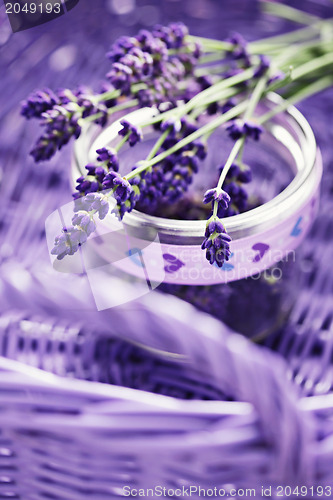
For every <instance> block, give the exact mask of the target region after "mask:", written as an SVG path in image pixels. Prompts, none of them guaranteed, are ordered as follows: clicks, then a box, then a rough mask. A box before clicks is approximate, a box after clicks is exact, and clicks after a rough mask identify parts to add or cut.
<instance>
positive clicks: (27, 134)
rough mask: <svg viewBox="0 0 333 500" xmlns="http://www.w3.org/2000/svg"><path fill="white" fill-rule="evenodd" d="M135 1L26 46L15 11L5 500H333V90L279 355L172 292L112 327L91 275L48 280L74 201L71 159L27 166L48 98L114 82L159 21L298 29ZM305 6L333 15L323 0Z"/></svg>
mask: <svg viewBox="0 0 333 500" xmlns="http://www.w3.org/2000/svg"><path fill="white" fill-rule="evenodd" d="M222 3H223V6H222V7H221V4H222ZM132 4H133V6H134V7H135V8H136V9H137V10H136V11H135V12H136V14H135V15H134V12H133V11H130V10H129V11H128V12H127V13H126V12H125V13H123V14H121V13H119V12H118V14H117V15H116V14H115V12H114V11H113V12H112V9H111V7H112V6H114V5H115V6H117V5H120V3H119V2H107V1H104V0H94V3H93V6H92V2H84V0H81V2H80V5H79V6H77V7H76V8H75V9H73V11H72V13H71V14H69V15H67V16H64V18H63V19H62V20H56V21H54V22H53V23H50V24H49V25H48V26H47V27H45V26H44V27H43V26H41V27H38V28H36V29H34V30H30V31H27V32H22V33H20V34H18V35H17V34H16V35H12V36H10V33H9V31H8V25H7V27H5V29H4V28H3V27H2V28H1V26H4V24H1V23H3V22H4V23H5V22H7V21H6V19H5V20H4V18H3V12H2V10H1V9H0V17H1V19H0V71H1V74H5V75H6V77H5V78H0V104H1V106H0V118H1V121H0V137H1V144H0V148H1V149H0V171H1V176H2V182H1V184H0V211H1V220H0V243H1V246H0V261H1V267H0V290H1V302H0V355H1V357H0V378H1V382H0V499H1V498H12V499H20V500H42V499H43V500H46V499H52V500H82V499H83V498H91V499H93V500H104V499H109V498H118V497H119V498H122V497H123V496H124V495H123V493H124V490H123V488H124V487H125V486H128V487H130V488H133V489H138V488H153V487H155V486H165V487H167V488H171V489H176V488H182V487H184V488H185V490H186V488H187V487H189V486H193V487H197V488H199V487H201V488H206V489H209V488H214V487H216V488H218V489H219V488H225V490H228V489H231V488H244V489H247V488H255V493H256V495H255V497H256V498H267V496H264V495H263V493H262V487H264V488H266V487H267V488H268V487H270V486H273V487H277V486H278V485H281V486H292V487H293V486H295V485H303V486H306V487H307V488H308V490H307V493H306V496H303V498H304V497H305V498H319V497H323V496H326V497H328V496H329V495H324V494H323V495H320V494H318V490H317V487H319V492H320V491H321V490H320V487H325V486H326V485H328V486H329V487H330V486H331V485H332V484H333V427H332V419H333V396H332V388H333V362H332V359H333V354H332V353H333V301H332V294H333V272H332V268H331V263H332V257H333V248H332V244H331V241H332V236H333V215H332V214H333V212H332V199H333V198H332V194H333V152H332V146H331V144H332V138H333V135H332V128H331V127H329V126H327V124H328V123H329V120H331V116H332V112H333V93H332V91H327V92H325V94H324V95H323V96H318V97H315V98H313V99H311V100H310V101H307V102H306V103H304V104H303V105H302V108H301V110H302V112H303V113H304V114H305V116H306V117H307V118H308V120H309V121H310V123H311V125H312V127H313V129H314V131H315V134H316V137H317V140H318V143H319V146H320V147H321V150H322V153H323V160H324V166H325V171H324V181H323V187H322V204H321V209H320V212H319V217H318V219H317V221H316V223H315V225H314V227H313V229H312V231H311V233H310V234H309V236H308V238H307V239H306V241H305V242H304V244H303V246H302V249H301V257H300V258H301V267H302V286H301V288H300V291H299V296H298V299H297V301H296V304H295V306H294V308H293V310H292V313H291V315H290V318H289V321H288V324H287V325H286V326H285V327H283V328H282V329H281V330H280V331H278V332H276V333H275V334H274V335H271V336H270V337H268V338H267V339H265V341H264V344H265V345H263V346H257V345H254V344H251V343H250V342H248V341H247V340H246V339H244V338H243V337H241V336H239V335H237V334H234V333H233V332H230V331H229V330H228V329H227V328H226V327H225V326H224V325H223V324H222V323H220V322H218V321H217V320H215V319H213V318H211V317H210V316H208V315H206V314H204V313H201V312H199V311H198V310H195V309H194V308H193V307H191V306H190V305H188V304H186V303H184V302H182V301H181V300H178V299H176V298H174V297H170V296H165V295H162V294H160V293H159V292H157V291H155V292H153V293H151V294H149V295H147V296H145V297H143V298H141V299H139V300H136V301H135V302H133V303H131V304H129V305H127V306H126V307H119V308H114V309H111V310H108V311H102V312H100V313H97V312H96V309H95V307H94V302H93V297H92V295H91V291H90V289H89V286H88V285H89V284H88V283H87V281H86V279H85V278H84V277H82V276H68V275H59V273H55V272H54V271H52V270H51V269H50V266H49V260H48V255H47V248H46V244H45V234H44V222H45V219H46V217H47V216H48V215H49V214H50V213H51V212H52V211H53V210H54V209H55V208H56V207H58V206H60V205H62V204H63V203H66V202H68V201H69V199H70V191H69V182H68V177H69V174H68V168H69V152H68V151H67V152H64V153H63V154H62V155H61V156H59V157H58V158H57V160H55V161H52V162H51V165H47V166H46V165H43V166H35V165H34V164H33V163H32V161H31V160H29V159H27V158H28V150H29V146H30V145H31V143H32V137H33V136H34V132H35V131H31V130H30V129H29V128H26V127H25V125H24V123H23V121H22V120H21V119H20V118H19V112H18V109H19V101H20V100H21V99H23V98H24V97H25V96H26V95H27V94H28V93H29V92H30V91H31V90H33V88H35V87H40V86H43V85H50V86H52V87H57V86H64V85H69V86H74V85H76V84H77V83H86V84H90V83H91V82H96V81H98V78H99V77H102V75H103V73H104V68H103V67H102V66H103V65H102V64H101V61H103V54H104V52H105V49H106V48H107V46H108V45H109V43H110V42H111V41H112V40H114V39H115V38H116V37H117V36H119V35H121V34H123V33H124V32H126V33H131V32H133V33H134V32H137V31H138V28H140V27H149V23H153V22H158V21H163V22H168V21H172V20H175V19H177V20H178V19H181V20H184V21H186V22H188V24H189V26H190V28H191V31H192V32H195V33H196V34H198V35H204V36H205V35H209V36H212V37H213V36H216V37H221V38H223V37H224V36H226V35H227V34H228V31H229V29H230V27H232V28H233V29H235V30H239V31H242V32H243V33H244V35H245V36H247V37H248V38H249V39H254V38H257V37H258V36H260V35H262V34H271V33H272V31H274V32H278V31H283V30H285V29H289V28H290V25H288V26H285V25H284V24H283V21H279V22H278V23H277V24H276V25H274V26H273V25H272V24H271V23H270V22H268V21H264V20H262V19H260V18H259V14H258V9H257V8H256V6H254V5H253V2H251V1H250V0H239V2H233V1H231V0H225V1H223V2H221V1H220V0H210V1H209V2H206V0H195V1H194V0H191V1H190V2H185V1H184V2H178V1H172V2H171V1H169V0H163V1H160V2H157V1H156V2H154V1H153V0H151V2H150V4H149V5H148V6H147V5H146V2H144V1H143V0H142V1H141V0H137V2H127V4H126V5H128V6H129V7H128V8H130V7H131V5H132ZM236 4H237V5H236ZM293 4H297V2H293ZM298 4H299V2H298ZM303 4H304V2H302V6H304V5H303ZM298 6H299V5H298ZM134 7H133V8H134ZM147 7H148V8H147ZM305 7H308V8H309V10H311V11H314V12H315V13H316V14H322V15H327V12H328V11H329V7H328V6H327V5H326V3H325V1H324V0H323V1H322V2H311V1H310V2H306V5H305ZM110 9H111V11H110ZM198 12H199V13H200V16H201V17H200V16H199V15H198ZM115 18H116V22H114V19H115ZM222 18H223V19H222ZM202 19H204V20H205V21H204V22H203V21H202ZM145 23H147V24H145ZM59 29H61V32H62V37H61V39H59ZM59 50H60V52H59ZM61 50H62V51H63V52H61ZM54 54H55V56H54ZM57 54H58V55H57ZM59 54H60V55H61V54H63V55H64V56H65V59H66V61H67V63H68V64H67V67H66V70H65V71H64V70H62V69H61V68H60V67H59V65H58V66H57V61H59ZM73 54H74V57H73ZM52 55H53V57H52ZM71 57H72V59H71ZM116 287H117V282H116V281H115V282H114V287H110V291H108V293H110V294H112V293H115V290H116ZM272 351H275V352H272ZM283 358H284V359H283ZM311 487H312V488H313V489H312V490H311ZM326 491H327V492H328V491H330V490H329V489H328V490H326ZM276 492H277V489H276V488H275V494H276ZM283 493H286V495H285V496H289V495H288V490H286V492H285V491H283ZM241 496H242V495H239V496H238V497H234V498H240V497H241ZM282 496H283V495H282ZM272 497H273V498H274V492H273V494H272ZM182 498H186V494H184V495H183V496H182ZM192 498H199V493H198V491H197V492H196V493H193V494H192ZM243 498H244V496H243ZM291 498H292V497H291Z"/></svg>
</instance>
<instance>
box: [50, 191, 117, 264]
mask: <svg viewBox="0 0 333 500" xmlns="http://www.w3.org/2000/svg"><path fill="white" fill-rule="evenodd" d="M108 211H109V201H108V198H107V196H105V195H104V194H102V193H89V194H87V195H86V196H84V197H82V198H79V199H77V200H75V205H74V212H75V213H74V216H73V218H72V224H73V226H71V227H69V228H64V229H63V231H62V234H61V235H60V236H57V237H56V239H55V243H54V248H53V249H52V250H51V254H52V255H56V256H57V259H58V260H61V259H63V258H64V257H65V256H66V255H74V253H75V252H77V251H78V249H79V247H80V246H81V245H83V243H85V242H86V241H87V238H88V237H89V236H90V235H91V234H92V233H93V232H94V231H95V230H96V223H95V221H94V215H95V214H97V215H98V218H99V219H104V218H105V217H106V215H107V214H108Z"/></svg>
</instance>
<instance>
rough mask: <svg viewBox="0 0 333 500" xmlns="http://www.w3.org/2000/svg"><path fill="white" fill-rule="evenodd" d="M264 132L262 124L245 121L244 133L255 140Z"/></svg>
mask: <svg viewBox="0 0 333 500" xmlns="http://www.w3.org/2000/svg"><path fill="white" fill-rule="evenodd" d="M262 132H263V128H262V127H261V126H260V125H257V124H256V123H253V122H249V121H248V122H245V123H244V134H245V135H246V137H251V138H252V139H254V140H255V141H259V139H260V136H261V134H262Z"/></svg>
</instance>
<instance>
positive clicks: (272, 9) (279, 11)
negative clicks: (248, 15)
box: [260, 0, 320, 25]
mask: <svg viewBox="0 0 333 500" xmlns="http://www.w3.org/2000/svg"><path fill="white" fill-rule="evenodd" d="M260 5H261V7H262V10H263V11H264V12H265V13H266V14H272V15H273V16H276V17H281V18H283V19H287V20H288V21H293V22H295V23H300V24H305V25H312V24H313V23H316V22H318V21H320V19H319V18H318V17H317V16H313V15H311V14H307V13H306V12H303V11H301V10H298V9H295V8H294V7H290V6H289V5H286V4H280V3H275V2H270V1H267V0H260Z"/></svg>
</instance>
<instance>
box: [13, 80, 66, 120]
mask: <svg viewBox="0 0 333 500" xmlns="http://www.w3.org/2000/svg"><path fill="white" fill-rule="evenodd" d="M60 102H61V101H60V98H59V96H57V95H56V94H55V93H54V92H53V90H51V89H48V88H45V89H43V90H36V91H35V92H33V93H32V94H31V95H30V96H29V97H28V99H27V100H26V101H23V103H22V108H21V114H22V115H23V116H25V117H26V118H27V119H28V120H29V119H30V118H40V117H41V115H42V114H43V113H45V112H46V111H49V110H50V109H52V108H53V107H54V106H55V105H56V104H60Z"/></svg>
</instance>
